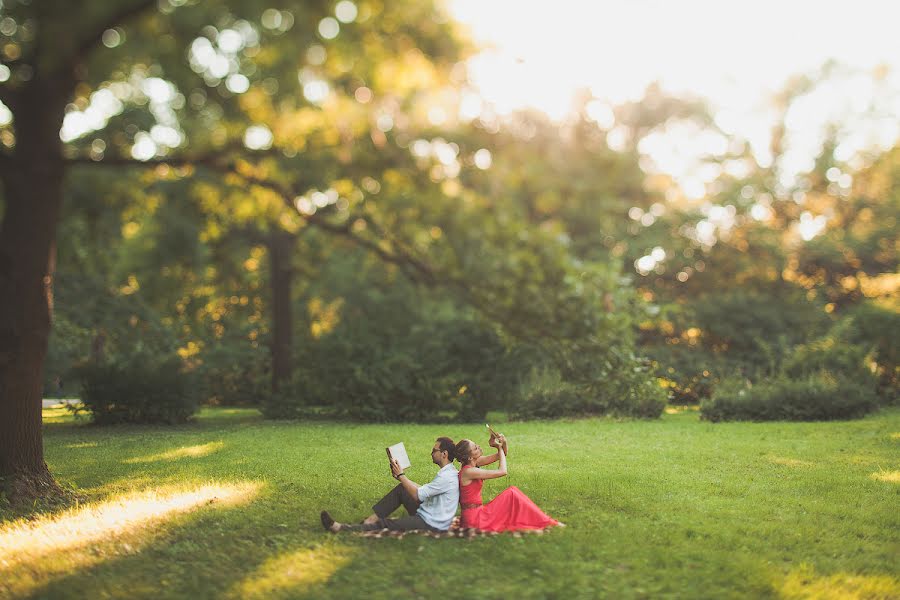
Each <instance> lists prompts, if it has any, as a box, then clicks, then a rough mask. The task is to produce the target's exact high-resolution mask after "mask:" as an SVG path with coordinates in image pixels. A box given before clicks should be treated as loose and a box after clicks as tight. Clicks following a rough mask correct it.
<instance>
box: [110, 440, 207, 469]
mask: <svg viewBox="0 0 900 600" xmlns="http://www.w3.org/2000/svg"><path fill="white" fill-rule="evenodd" d="M223 446H225V444H223V443H222V442H210V443H208V444H199V445H196V446H185V447H183V448H176V449H174V450H168V451H166V452H160V453H158V454H151V455H149V456H137V457H134V458H129V459H126V460H125V462H126V463H128V464H135V463H148V462H159V461H170V460H178V459H179V458H199V457H201V456H207V455H209V454H212V453H213V452H216V451H218V450H221V449H222V447H223Z"/></svg>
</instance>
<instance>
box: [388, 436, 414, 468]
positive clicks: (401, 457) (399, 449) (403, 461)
mask: <svg viewBox="0 0 900 600" xmlns="http://www.w3.org/2000/svg"><path fill="white" fill-rule="evenodd" d="M388 450H389V451H390V453H391V456H392V457H394V460H396V461H397V463H398V464H399V465H400V468H401V469H403V470H406V469H408V468H409V467H410V466H411V464H410V462H409V455H407V454H406V446H404V445H403V442H400V443H399V444H394V445H393V446H389V447H388Z"/></svg>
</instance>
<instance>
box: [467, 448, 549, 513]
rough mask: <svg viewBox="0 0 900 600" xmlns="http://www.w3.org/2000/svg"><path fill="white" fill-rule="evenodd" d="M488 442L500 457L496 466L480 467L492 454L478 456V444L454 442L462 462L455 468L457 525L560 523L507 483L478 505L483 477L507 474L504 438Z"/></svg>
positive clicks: (488, 461) (492, 477) (489, 459)
mask: <svg viewBox="0 0 900 600" xmlns="http://www.w3.org/2000/svg"><path fill="white" fill-rule="evenodd" d="M488 444H489V445H490V446H492V447H494V448H497V455H496V456H499V458H500V468H499V469H482V468H480V465H484V464H488V463H490V462H493V460H492V459H493V458H494V457H490V458H488V457H484V458H482V452H481V446H479V445H478V444H476V443H475V442H473V441H472V440H461V441H460V442H459V443H458V444H456V460H458V461H459V463H460V464H461V465H462V468H461V469H460V470H459V475H458V476H459V505H460V508H461V509H462V518H461V523H460V525H461V526H462V527H467V528H468V527H474V528H476V529H480V530H482V531H520V530H524V529H544V528H545V527H549V526H551V525H561V523H559V522H558V521H556V520H555V519H551V518H550V517H548V516H547V515H546V514H544V512H543V511H541V509H540V508H538V507H537V505H536V504H535V503H534V502H532V501H531V499H530V498H529V497H528V496H526V495H525V494H524V493H522V491H521V490H519V488H517V487H516V486H510V487H508V488H506V489H505V490H503V491H502V492H500V494H499V495H498V496H497V497H496V498H494V499H493V500H491V501H490V502H488V503H487V504H484V505H483V504H482V501H481V488H482V486H483V485H484V480H485V479H495V478H497V477H504V476H505V475H507V473H508V472H507V470H506V447H507V446H506V439H505V438H504V437H503V436H502V435H500V436H498V437H494V436H493V435H491V439H490V441H489V442H488Z"/></svg>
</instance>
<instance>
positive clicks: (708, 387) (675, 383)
mask: <svg viewBox="0 0 900 600" xmlns="http://www.w3.org/2000/svg"><path fill="white" fill-rule="evenodd" d="M641 350H643V351H644V352H646V353H647V356H648V357H649V358H650V360H651V361H652V365H653V371H652V372H653V374H654V375H655V376H656V378H657V379H658V380H659V381H660V382H661V383H662V384H663V385H664V386H665V387H666V388H667V389H668V391H669V401H670V403H672V404H676V405H696V404H700V402H701V401H702V400H704V399H705V398H709V397H710V396H711V395H712V392H713V390H714V389H715V387H716V385H717V384H718V383H719V382H720V381H721V380H722V378H723V377H727V376H728V374H730V373H734V372H736V371H739V370H740V366H741V365H740V363H738V362H731V361H729V360H728V357H727V356H723V355H721V354H716V353H715V352H712V351H710V350H707V349H706V348H703V347H701V346H689V345H688V344H678V345H672V344H656V345H646V346H642V347H641Z"/></svg>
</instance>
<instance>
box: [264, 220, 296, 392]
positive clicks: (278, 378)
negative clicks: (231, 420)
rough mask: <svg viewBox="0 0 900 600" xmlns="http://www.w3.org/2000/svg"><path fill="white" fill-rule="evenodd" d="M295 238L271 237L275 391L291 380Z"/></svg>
mask: <svg viewBox="0 0 900 600" xmlns="http://www.w3.org/2000/svg"><path fill="white" fill-rule="evenodd" d="M294 239H295V238H294V236H293V235H292V234H290V233H288V232H286V231H282V230H280V229H276V230H274V231H273V232H272V233H271V235H270V237H269V257H270V261H271V263H270V264H271V274H270V276H269V277H270V278H271V280H272V391H273V392H277V391H278V390H279V388H280V386H281V384H282V383H285V382H288V381H290V379H291V370H292V369H291V367H292V365H291V345H292V337H293V336H292V335H291V334H292V332H293V327H294V322H293V316H292V313H291V283H292V280H293V274H294V272H293V269H292V268H291V258H292V256H293V250H294Z"/></svg>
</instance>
